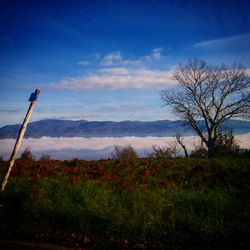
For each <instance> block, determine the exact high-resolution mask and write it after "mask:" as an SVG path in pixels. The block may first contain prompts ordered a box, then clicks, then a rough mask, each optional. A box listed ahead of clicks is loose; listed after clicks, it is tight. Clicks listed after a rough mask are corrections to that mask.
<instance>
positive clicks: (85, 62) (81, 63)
mask: <svg viewBox="0 0 250 250" xmlns="http://www.w3.org/2000/svg"><path fill="white" fill-rule="evenodd" d="M78 64H79V65H83V66H86V65H89V64H90V62H89V61H84V60H83V61H80V62H78Z"/></svg>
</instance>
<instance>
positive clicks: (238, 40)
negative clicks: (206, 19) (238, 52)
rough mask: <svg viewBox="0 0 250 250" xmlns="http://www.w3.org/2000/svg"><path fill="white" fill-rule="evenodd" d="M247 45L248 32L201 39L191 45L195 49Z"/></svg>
mask: <svg viewBox="0 0 250 250" xmlns="http://www.w3.org/2000/svg"><path fill="white" fill-rule="evenodd" d="M234 46H236V47H238V48H241V47H248V48H249V46H250V33H246V34H241V35H236V36H229V37H222V38H219V39H213V40H208V41H202V42H198V43H195V44H194V45H192V48H195V49H214V48H223V47H227V48H228V47H234Z"/></svg>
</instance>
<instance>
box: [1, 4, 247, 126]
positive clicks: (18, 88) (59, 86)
mask: <svg viewBox="0 0 250 250" xmlns="http://www.w3.org/2000/svg"><path fill="white" fill-rule="evenodd" d="M249 7H250V3H249V1H247V0H237V1H226V0H221V1H220V0H217V1H212V0H211V1H194V0H189V1H184V0H183V1H167V0H166V1H157V0H154V1H153V0H151V1H146V0H145V1H134V0H133V1H129V0H127V1H118V0H116V1H104V0H103V1H95V0H92V1H80V0H71V1H64V0H54V1H52V0H50V1H46V0H43V1H42V0H40V1H39V0H33V1H32V0H19V1H17V0H16V1H12V0H8V1H7V0H6V1H1V8H0V126H3V125H7V124H15V123H20V122H22V120H23V117H24V114H25V112H26V109H27V107H28V102H27V100H28V98H29V95H30V93H31V92H32V91H34V89H36V88H39V89H40V90H41V94H40V96H39V99H38V103H37V106H36V108H35V110H34V113H33V115H32V120H39V119H47V118H60V119H74V120H76V119H86V120H113V121H120V120H161V119H175V117H174V116H173V115H172V114H171V112H170V111H169V110H167V109H166V107H162V103H161V100H160V97H159V91H160V90H161V89H165V88H168V87H169V86H173V84H174V82H173V81H172V80H171V72H172V70H173V68H174V67H175V66H176V65H177V64H178V63H180V62H185V61H187V60H188V59H189V58H192V57H198V58H201V59H204V60H205V61H207V62H209V63H215V64H217V63H226V64H229V65H230V64H232V63H234V62H238V63H242V64H243V65H244V66H245V67H246V68H247V69H249V68H250V15H249V9H250V8H249Z"/></svg>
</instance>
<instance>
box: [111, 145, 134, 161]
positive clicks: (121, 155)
mask: <svg viewBox="0 0 250 250" xmlns="http://www.w3.org/2000/svg"><path fill="white" fill-rule="evenodd" d="M112 158H113V159H115V160H122V161H126V160H136V159H137V158H138V155H137V153H136V151H135V150H134V148H133V147H132V146H131V145H127V146H119V145H116V146H115V147H114V151H113V152H112Z"/></svg>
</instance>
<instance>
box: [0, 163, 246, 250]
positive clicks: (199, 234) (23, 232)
mask: <svg viewBox="0 0 250 250" xmlns="http://www.w3.org/2000/svg"><path fill="white" fill-rule="evenodd" d="M0 164H1V165H0V171H1V176H3V174H4V171H5V169H6V162H1V163H0ZM249 177H250V162H249V160H247V159H220V160H202V159H171V160H166V159H135V160H131V161H119V160H100V161H84V160H77V159H74V160H71V161H57V160H40V161H35V160H18V161H17V162H16V164H15V166H14V169H13V172H12V175H11V179H10V181H9V183H8V186H7V188H6V190H5V192H3V193H1V196H0V199H1V200H0V204H1V207H0V238H1V239H12V240H26V241H31V242H49V243H55V244H59V245H64V246H72V247H81V248H83V249H249V247H250V243H249V242H250V240H249V236H250V199H249V197H250V196H249V194H250V181H249Z"/></svg>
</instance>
